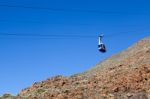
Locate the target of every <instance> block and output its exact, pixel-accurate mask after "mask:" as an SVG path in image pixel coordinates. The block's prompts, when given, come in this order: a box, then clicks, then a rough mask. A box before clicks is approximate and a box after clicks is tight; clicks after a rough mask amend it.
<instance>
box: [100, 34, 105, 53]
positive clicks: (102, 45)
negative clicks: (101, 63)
mask: <svg viewBox="0 0 150 99" xmlns="http://www.w3.org/2000/svg"><path fill="white" fill-rule="evenodd" d="M102 37H103V35H101V36H99V37H98V50H99V51H100V52H102V53H105V52H106V47H105V44H104V43H103V42H102Z"/></svg>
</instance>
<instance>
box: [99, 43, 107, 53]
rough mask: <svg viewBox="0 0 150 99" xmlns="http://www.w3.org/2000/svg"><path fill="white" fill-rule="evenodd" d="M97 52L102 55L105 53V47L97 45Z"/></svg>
mask: <svg viewBox="0 0 150 99" xmlns="http://www.w3.org/2000/svg"><path fill="white" fill-rule="evenodd" d="M98 50H99V51H100V52H102V53H105V52H106V47H105V45H104V44H100V45H98Z"/></svg>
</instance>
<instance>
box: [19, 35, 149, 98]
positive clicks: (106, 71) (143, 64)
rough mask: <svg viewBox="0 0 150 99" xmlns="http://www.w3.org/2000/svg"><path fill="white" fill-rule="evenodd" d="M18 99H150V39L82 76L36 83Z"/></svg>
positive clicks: (21, 93)
mask: <svg viewBox="0 0 150 99" xmlns="http://www.w3.org/2000/svg"><path fill="white" fill-rule="evenodd" d="M17 98H18V99H20V98H21V99H22V98H23V99H26V98H27V99H150V37H149V38H145V39H143V40H141V41H139V42H137V43H136V44H134V45H133V46H131V47H130V48H128V49H127V50H125V51H123V52H120V53H119V54H117V55H114V56H112V57H110V58H108V59H106V60H104V61H103V62H101V63H99V64H97V66H95V67H94V68H92V69H91V70H89V71H87V72H84V73H82V74H78V75H73V76H71V77H63V76H56V77H53V78H49V79H47V80H45V81H42V82H36V83H34V84H33V85H32V86H30V87H28V88H26V89H24V90H22V91H21V92H20V93H19V94H18V96H17Z"/></svg>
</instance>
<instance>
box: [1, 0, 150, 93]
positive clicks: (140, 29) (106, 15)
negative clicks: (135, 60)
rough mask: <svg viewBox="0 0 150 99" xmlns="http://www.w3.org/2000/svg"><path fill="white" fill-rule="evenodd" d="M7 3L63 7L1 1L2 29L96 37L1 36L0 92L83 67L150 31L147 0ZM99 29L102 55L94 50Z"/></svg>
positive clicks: (22, 1)
mask: <svg viewBox="0 0 150 99" xmlns="http://www.w3.org/2000/svg"><path fill="white" fill-rule="evenodd" d="M5 4H6V5H23V6H31V7H47V8H54V9H66V10H67V11H49V10H42V9H41V10H40V9H27V8H10V7H2V6H0V33H20V34H21V33H24V34H25V33H28V34H30V33H31V34H48V35H54V34H55V35H93V36H95V38H63V39H39V38H34V37H15V36H2V35H0V95H2V94H3V93H12V94H16V93H18V92H19V91H20V90H21V89H23V88H26V87H28V86H30V85H31V84H32V83H33V82H36V81H41V80H45V79H47V78H49V77H52V76H55V75H60V74H61V75H65V76H69V75H72V74H75V73H80V72H83V71H86V70H88V69H90V68H92V67H93V66H94V65H95V64H97V63H98V62H100V61H102V60H103V59H105V58H107V57H109V56H111V55H113V54H115V53H117V52H120V51H122V50H124V49H126V48H127V47H128V46H130V45H132V44H133V43H135V42H136V41H138V40H140V39H141V38H143V37H146V36H148V35H149V32H150V28H149V26H150V6H149V5H150V1H149V0H0V5H5ZM72 9H77V10H79V11H75V12H74V11H72ZM68 10H69V11H68ZM83 10H88V11H87V12H86V11H85V12H82V11H83ZM89 10H90V11H89ZM91 10H92V11H93V12H92V11H91ZM94 11H95V12H94ZM100 32H103V33H104V34H105V38H104V42H105V43H106V46H107V50H108V52H107V53H105V54H102V53H99V52H98V50H97V43H98V42H97V35H99V33H100Z"/></svg>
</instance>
